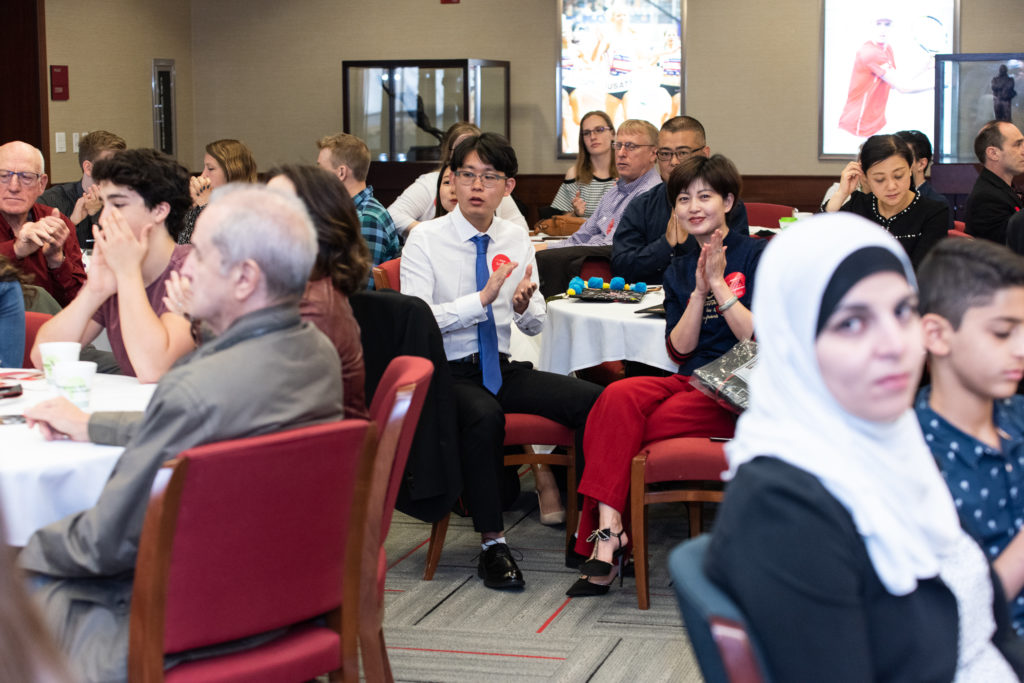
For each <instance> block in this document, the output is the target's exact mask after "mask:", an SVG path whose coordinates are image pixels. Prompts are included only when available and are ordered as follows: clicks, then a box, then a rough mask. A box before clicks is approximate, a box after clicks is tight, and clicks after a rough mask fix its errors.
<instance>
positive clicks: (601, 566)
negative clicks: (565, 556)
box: [580, 529, 626, 579]
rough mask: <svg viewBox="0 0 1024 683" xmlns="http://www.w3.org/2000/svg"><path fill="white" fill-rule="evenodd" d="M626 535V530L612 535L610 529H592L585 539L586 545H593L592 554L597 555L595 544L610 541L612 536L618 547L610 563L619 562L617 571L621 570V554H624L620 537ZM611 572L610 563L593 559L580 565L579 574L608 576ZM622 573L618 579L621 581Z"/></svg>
mask: <svg viewBox="0 0 1024 683" xmlns="http://www.w3.org/2000/svg"><path fill="white" fill-rule="evenodd" d="M625 533H626V530H625V529H623V530H622V531H620V532H618V533H617V534H613V533H612V530H611V529H594V531H593V532H592V533H591V534H590V536H588V537H587V542H588V543H594V544H595V545H594V554H595V555H596V554H597V543H600V542H601V541H610V540H612V537H613V536H614V537H615V539H616V540H617V541H618V542H619V547H618V548H616V549H615V552H614V553H612V562H615V561H616V560H618V561H619V569H620V570H621V569H622V554H623V553H624V552H625V546H624V545H623V543H622V536H623V535H624V534H625ZM611 572H612V563H611V562H605V561H603V560H598V559H595V558H593V557H591V558H590V559H588V560H587V561H586V562H584V563H583V564H581V565H580V574H586V575H587V576H608V575H609V574H611ZM621 574H622V572H621V571H620V572H619V575H620V576H619V578H620V579H621V578H622V576H621Z"/></svg>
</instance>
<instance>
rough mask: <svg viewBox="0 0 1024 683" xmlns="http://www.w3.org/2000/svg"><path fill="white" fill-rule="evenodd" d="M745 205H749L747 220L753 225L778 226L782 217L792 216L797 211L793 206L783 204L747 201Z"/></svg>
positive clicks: (763, 226) (762, 226)
mask: <svg viewBox="0 0 1024 683" xmlns="http://www.w3.org/2000/svg"><path fill="white" fill-rule="evenodd" d="M744 205H745V206H746V207H747V222H748V223H750V226H751V227H761V228H777V227H779V219H780V218H792V217H793V211H795V209H794V208H793V207H792V206H784V205H782V204H763V203H760V202H745V203H744Z"/></svg>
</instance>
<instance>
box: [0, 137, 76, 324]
mask: <svg viewBox="0 0 1024 683" xmlns="http://www.w3.org/2000/svg"><path fill="white" fill-rule="evenodd" d="M45 189H46V173H44V172H43V154H42V152H40V151H39V150H38V149H36V148H35V147H33V146H32V145H29V144H27V143H25V142H19V141H14V142H8V143H7V144H5V145H0V255H3V256H6V257H7V259H8V260H10V262H11V263H13V264H14V265H15V266H17V267H18V268H19V269H21V270H22V271H23V272H25V273H28V274H30V275H32V276H33V277H34V279H33V284H36V285H39V286H40V287H42V288H43V289H45V290H46V291H47V292H49V293H50V294H51V295H53V298H55V299H56V300H57V301H58V303H60V304H61V305H62V306H66V305H68V304H69V303H70V302H71V300H72V299H74V298H75V295H76V294H78V290H80V289H81V288H82V285H84V284H85V268H84V267H83V265H82V250H81V249H80V248H79V246H78V238H77V237H76V236H75V226H74V224H73V223H72V222H71V221H70V220H68V218H67V217H66V216H64V215H63V214H62V213H61V212H60V211H59V210H57V209H51V208H50V207H48V206H44V205H42V204H39V203H37V200H38V199H39V196H40V195H41V194H42V193H43V190H45Z"/></svg>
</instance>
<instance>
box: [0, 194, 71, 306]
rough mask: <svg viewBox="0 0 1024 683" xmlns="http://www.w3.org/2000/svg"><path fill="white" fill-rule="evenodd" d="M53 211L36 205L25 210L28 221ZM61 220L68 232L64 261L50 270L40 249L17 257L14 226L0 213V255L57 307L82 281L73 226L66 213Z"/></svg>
mask: <svg viewBox="0 0 1024 683" xmlns="http://www.w3.org/2000/svg"><path fill="white" fill-rule="evenodd" d="M52 211H53V209H52V208H50V207H49V206H44V205H42V204H36V205H35V206H33V207H32V211H30V212H29V217H28V219H27V220H28V221H29V222H34V221H38V220H39V219H40V218H42V217H43V216H48V215H50V213H51V212H52ZM60 217H61V219H62V220H63V221H64V222H65V223H66V224H67V226H68V231H69V233H70V234H69V235H68V238H67V240H65V241H64V263H62V264H60V266H59V267H58V268H56V269H54V270H50V268H49V267H48V266H47V265H46V257H45V256H43V250H42V249H38V250H36V251H34V252H32V253H31V254H29V255H28V256H26V257H25V258H18V257H17V256H15V255H14V229H13V228H11V225H10V224H9V223H8V222H7V219H5V218H4V217H3V216H2V215H0V255H3V256H5V257H7V259H8V260H9V261H10V262H11V263H13V264H14V265H15V266H17V267H18V268H20V269H21V270H22V271H23V272H25V273H29V274H31V275H33V276H34V278H33V280H32V284H34V285H39V286H40V287H42V288H43V289H45V290H46V291H47V292H49V293H50V294H52V295H53V298H54V299H56V300H57V303H59V304H60V305H61V306H67V305H68V304H69V303H71V300H72V299H74V298H75V296H76V295H77V294H78V290H80V289H81V288H82V285H84V284H85V266H84V265H82V250H81V248H79V246H78V237H76V236H75V225H74V224H73V223H72V222H71V221H70V220H69V219H68V217H67V216H65V215H64V214H61V216H60Z"/></svg>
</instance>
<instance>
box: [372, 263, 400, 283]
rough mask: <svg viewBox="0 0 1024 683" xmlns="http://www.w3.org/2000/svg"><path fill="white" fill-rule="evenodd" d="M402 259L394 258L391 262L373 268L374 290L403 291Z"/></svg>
mask: <svg viewBox="0 0 1024 683" xmlns="http://www.w3.org/2000/svg"><path fill="white" fill-rule="evenodd" d="M401 271H402V258H401V257H398V258H394V259H391V260H390V261H383V262H381V263H380V264H378V265H376V266H374V268H373V288H374V289H393V290H395V291H396V292H400V291H402V280H401V278H400V275H401Z"/></svg>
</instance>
